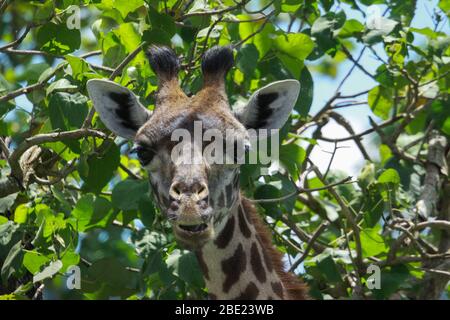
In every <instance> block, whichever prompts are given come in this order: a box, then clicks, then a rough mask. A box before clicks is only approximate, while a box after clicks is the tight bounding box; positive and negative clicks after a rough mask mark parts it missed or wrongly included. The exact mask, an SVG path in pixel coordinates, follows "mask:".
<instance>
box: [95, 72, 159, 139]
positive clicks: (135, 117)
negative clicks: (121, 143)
mask: <svg viewBox="0 0 450 320" xmlns="http://www.w3.org/2000/svg"><path fill="white" fill-rule="evenodd" d="M87 91H88V94H89V97H90V98H91V100H92V102H93V103H94V108H95V110H96V111H97V112H98V114H99V115H100V119H102V121H103V123H104V124H105V125H106V127H108V129H109V130H111V131H112V132H114V133H115V134H117V135H118V136H121V137H124V138H127V139H133V138H134V136H135V134H136V132H137V130H138V129H139V128H140V127H141V126H142V125H143V124H144V123H145V122H146V121H147V120H148V119H149V118H150V115H151V113H150V111H149V110H147V109H146V108H144V106H143V105H142V104H141V103H140V102H139V100H138V98H137V96H136V95H135V94H134V93H133V92H132V91H131V90H129V89H127V88H125V87H123V86H121V85H119V84H117V83H115V82H112V81H109V80H102V79H92V80H89V81H88V82H87Z"/></svg>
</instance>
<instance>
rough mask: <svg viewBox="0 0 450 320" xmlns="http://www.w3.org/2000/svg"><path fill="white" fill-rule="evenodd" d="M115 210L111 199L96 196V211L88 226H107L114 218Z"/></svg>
mask: <svg viewBox="0 0 450 320" xmlns="http://www.w3.org/2000/svg"><path fill="white" fill-rule="evenodd" d="M113 214H114V211H113V210H112V204H111V202H110V201H109V200H107V199H106V198H103V197H96V198H95V201H94V212H93V213H92V217H91V220H90V221H89V225H88V226H87V228H91V227H103V228H104V227H106V226H107V225H108V224H109V223H110V222H111V221H110V220H112V218H113Z"/></svg>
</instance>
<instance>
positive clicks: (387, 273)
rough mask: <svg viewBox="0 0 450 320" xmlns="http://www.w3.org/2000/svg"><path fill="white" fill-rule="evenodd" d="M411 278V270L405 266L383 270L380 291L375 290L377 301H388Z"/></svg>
mask: <svg viewBox="0 0 450 320" xmlns="http://www.w3.org/2000/svg"><path fill="white" fill-rule="evenodd" d="M408 278H409V270H408V268H407V267H406V266H405V265H398V266H393V267H391V268H390V270H389V269H383V271H382V272H381V284H380V289H379V290H373V291H372V292H373V294H374V296H375V297H376V298H377V299H388V298H389V297H390V296H391V295H392V294H393V293H395V292H396V291H397V290H398V289H399V288H401V287H402V285H404V284H405V283H406V280H407V279H408Z"/></svg>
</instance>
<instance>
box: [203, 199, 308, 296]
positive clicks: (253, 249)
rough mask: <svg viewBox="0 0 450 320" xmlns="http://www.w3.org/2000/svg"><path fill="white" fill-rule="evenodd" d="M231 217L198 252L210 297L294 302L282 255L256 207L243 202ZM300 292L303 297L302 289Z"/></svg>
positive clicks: (246, 201)
mask: <svg viewBox="0 0 450 320" xmlns="http://www.w3.org/2000/svg"><path fill="white" fill-rule="evenodd" d="M228 217H229V218H228V220H227V221H226V223H225V226H224V228H223V229H222V230H221V232H220V233H219V234H218V236H217V237H216V239H215V240H214V241H211V242H209V243H207V244H205V245H204V246H203V247H202V248H201V249H200V250H197V252H196V254H197V258H198V260H199V264H200V266H201V268H202V271H203V276H204V279H205V282H206V286H207V288H208V291H209V294H210V297H211V298H213V299H252V300H254V299H259V300H261V299H289V298H292V297H291V293H290V292H289V289H290V286H291V285H290V284H288V283H286V281H283V278H286V275H287V274H286V272H284V270H283V265H282V262H281V254H280V253H278V251H276V249H275V248H274V247H273V245H272V244H271V239H270V238H268V237H267V236H268V231H267V230H266V229H265V228H264V226H262V221H261V220H260V218H259V217H258V216H257V213H256V212H255V209H254V207H253V206H252V205H251V204H250V203H249V202H248V200H245V199H243V200H241V201H240V202H239V204H238V205H237V206H236V207H235V208H234V209H233V210H232V212H230V214H229V215H228ZM262 233H265V234H262ZM291 276H292V277H294V276H293V275H291ZM294 281H296V279H294ZM297 289H299V290H302V293H304V291H303V290H304V288H303V287H301V288H297Z"/></svg>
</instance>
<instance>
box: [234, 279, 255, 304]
mask: <svg viewBox="0 0 450 320" xmlns="http://www.w3.org/2000/svg"><path fill="white" fill-rule="evenodd" d="M258 294H259V289H258V287H257V286H256V284H254V283H253V282H250V283H249V284H248V285H247V287H246V288H245V290H244V291H243V292H242V293H241V294H240V295H239V296H237V297H236V300H255V299H256V297H258Z"/></svg>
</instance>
